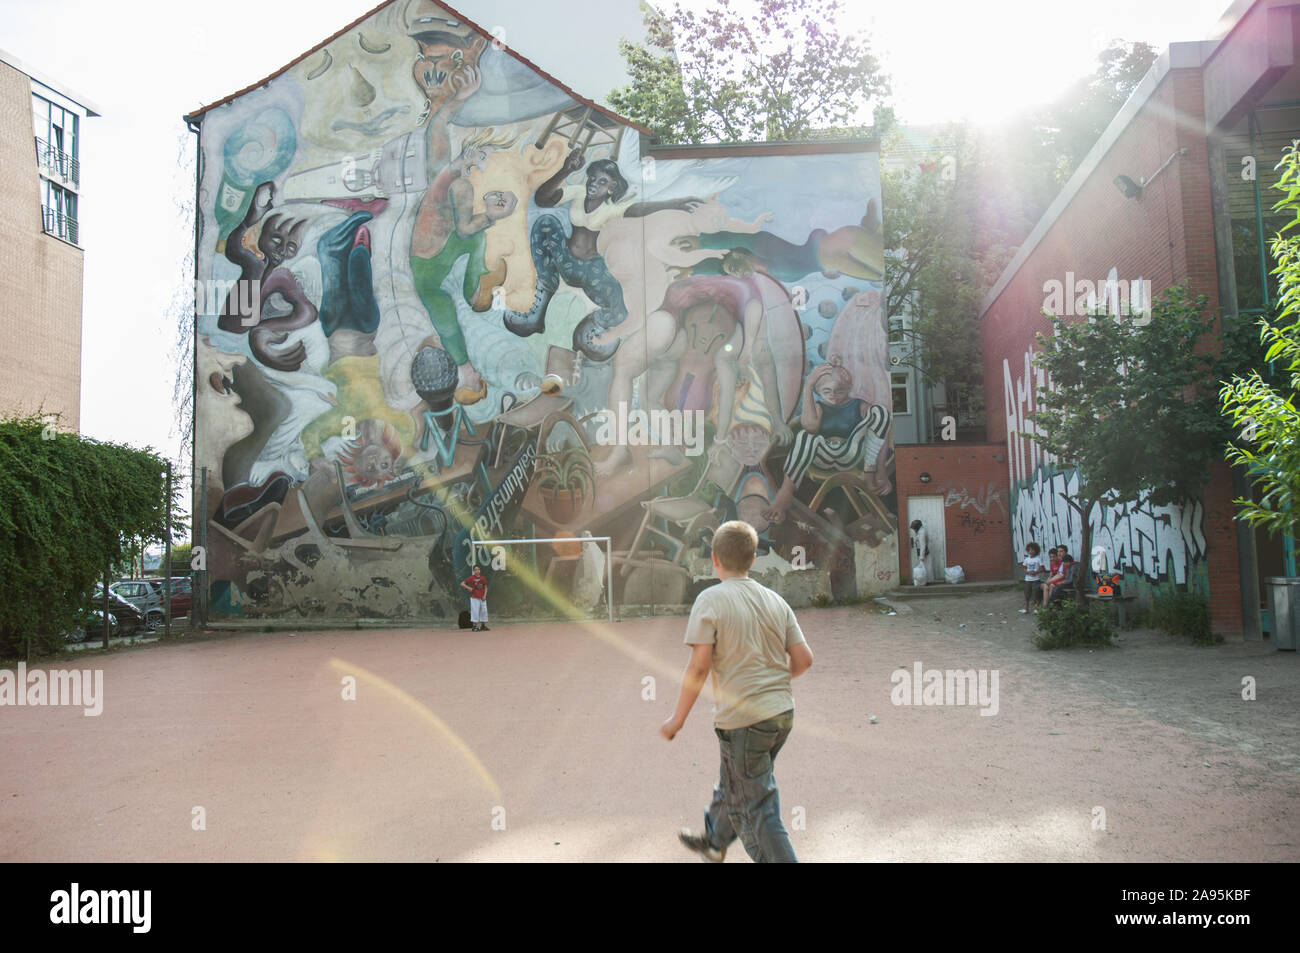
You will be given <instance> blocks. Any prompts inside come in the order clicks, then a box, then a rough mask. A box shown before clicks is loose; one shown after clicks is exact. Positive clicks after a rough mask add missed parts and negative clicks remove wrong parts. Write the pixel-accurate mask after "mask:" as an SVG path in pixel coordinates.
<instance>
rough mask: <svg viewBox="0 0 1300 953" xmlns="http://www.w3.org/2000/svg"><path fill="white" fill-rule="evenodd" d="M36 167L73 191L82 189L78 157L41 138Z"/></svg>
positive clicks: (37, 142) (37, 150)
mask: <svg viewBox="0 0 1300 953" xmlns="http://www.w3.org/2000/svg"><path fill="white" fill-rule="evenodd" d="M36 166H37V168H39V169H40V170H41V172H42V173H43V174H45V175H49V176H50V177H51V178H59V179H62V180H63V181H64V182H65V183H67V184H68V185H70V186H71V187H72V188H73V189H76V188H78V187H80V183H81V163H79V162H78V161H77V158H76V156H73V155H70V154H68V153H66V152H64V151H63V150H62V149H60V148H59V147H58V146H55V145H54V144H53V143H49V142H46V141H45V140H44V139H42V138H40V137H39V136H38V137H37V139H36ZM47 231H48V229H47Z"/></svg>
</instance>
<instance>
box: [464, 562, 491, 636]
mask: <svg viewBox="0 0 1300 953" xmlns="http://www.w3.org/2000/svg"><path fill="white" fill-rule="evenodd" d="M460 587H461V588H462V589H468V590H469V620H470V622H472V623H474V631H475V632H487V631H490V630H489V629H488V627H487V620H488V613H487V578H486V577H485V576H484V575H483V569H482V567H479V566H475V567H474V575H472V576H470V577H469V578H468V579H466V580H465V581H464V582H462V583H461V584H460Z"/></svg>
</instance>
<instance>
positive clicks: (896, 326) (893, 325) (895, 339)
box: [889, 318, 906, 344]
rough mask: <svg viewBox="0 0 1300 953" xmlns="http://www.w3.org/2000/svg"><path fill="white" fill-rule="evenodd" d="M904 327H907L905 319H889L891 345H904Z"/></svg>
mask: <svg viewBox="0 0 1300 953" xmlns="http://www.w3.org/2000/svg"><path fill="white" fill-rule="evenodd" d="M904 327H906V325H905V324H904V323H903V319H902V318H890V319H889V343H890V344H902V343H903V329H904Z"/></svg>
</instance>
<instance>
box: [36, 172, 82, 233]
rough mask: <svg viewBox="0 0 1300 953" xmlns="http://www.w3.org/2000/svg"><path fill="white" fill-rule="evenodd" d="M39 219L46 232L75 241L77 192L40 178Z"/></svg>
mask: <svg viewBox="0 0 1300 953" xmlns="http://www.w3.org/2000/svg"><path fill="white" fill-rule="evenodd" d="M41 186H42V196H41V220H42V225H43V227H44V228H45V232H46V234H49V235H54V236H56V237H58V238H61V239H63V240H64V241H65V242H72V244H74V245H76V244H78V242H77V194H76V193H75V192H73V191H71V190H69V189H65V188H62V187H60V186H58V185H55V184H54V183H53V182H51V181H50V180H49V179H41Z"/></svg>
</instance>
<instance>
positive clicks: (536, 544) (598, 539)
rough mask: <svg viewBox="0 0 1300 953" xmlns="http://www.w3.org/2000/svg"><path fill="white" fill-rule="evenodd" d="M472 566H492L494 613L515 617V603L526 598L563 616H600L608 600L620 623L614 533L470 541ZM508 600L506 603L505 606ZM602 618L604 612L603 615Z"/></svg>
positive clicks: (469, 563) (610, 613)
mask: <svg viewBox="0 0 1300 953" xmlns="http://www.w3.org/2000/svg"><path fill="white" fill-rule="evenodd" d="M464 542H465V545H466V547H467V548H468V550H469V552H468V553H466V554H465V555H466V557H467V559H466V565H467V566H474V565H478V566H481V567H482V568H483V569H484V570H485V571H488V570H490V571H491V572H490V576H491V578H490V581H489V586H490V588H489V592H488V606H489V610H488V611H489V612H490V613H493V614H498V610H497V609H495V608H493V606H494V603H495V604H497V605H502V608H503V609H504V612H501V613H499V615H498V617H500V618H511V617H514V615H515V614H517V613H514V614H512V612H511V610H510V608H509V606H511V605H518V604H519V603H520V601H521V597H522V601H523V602H525V603H526V604H527V605H529V606H536V607H537V609H539V610H543V611H545V610H550V611H553V612H556V613H558V614H559V615H560V616H561V617H568V618H573V617H578V618H581V617H582V616H583V615H591V616H594V612H593V610H595V609H597V608H598V607H599V606H600V602H601V600H602V599H603V600H604V603H605V605H604V609H605V612H604V614H605V616H606V617H607V618H608V619H609V621H610V622H613V621H614V594H613V587H612V586H611V585H610V580H611V578H612V576H611V571H612V569H613V558H612V557H613V554H612V552H611V550H610V545H611V539H610V537H608V536H551V537H544V538H536V539H466V540H465V541H464ZM503 601H504V604H503ZM597 617H598V616H597Z"/></svg>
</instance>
